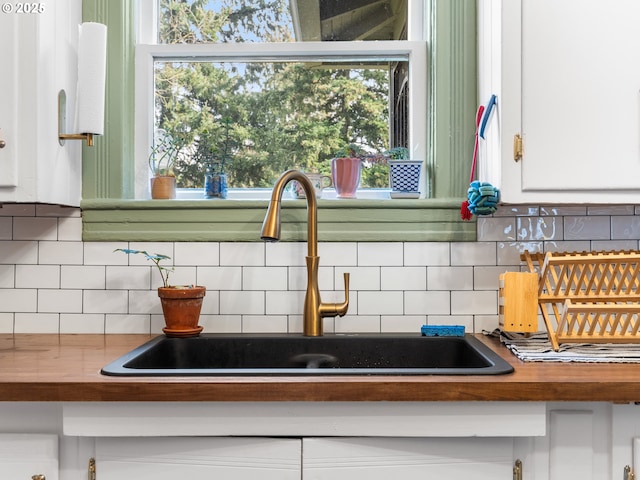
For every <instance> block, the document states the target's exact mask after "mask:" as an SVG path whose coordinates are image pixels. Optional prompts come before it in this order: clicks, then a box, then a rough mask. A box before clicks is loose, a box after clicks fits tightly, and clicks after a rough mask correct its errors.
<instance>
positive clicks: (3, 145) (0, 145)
mask: <svg viewBox="0 0 640 480" xmlns="http://www.w3.org/2000/svg"><path fill="white" fill-rule="evenodd" d="M6 146H7V142H5V141H4V140H3V139H2V129H1V128H0V148H4V147H6Z"/></svg>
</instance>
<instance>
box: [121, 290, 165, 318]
mask: <svg viewBox="0 0 640 480" xmlns="http://www.w3.org/2000/svg"><path fill="white" fill-rule="evenodd" d="M126 311H127V312H128V313H131V314H134V315H135V314H152V313H156V314H160V313H162V306H161V304H160V299H159V298H158V291H157V290H129V304H128V307H127V310H126Z"/></svg>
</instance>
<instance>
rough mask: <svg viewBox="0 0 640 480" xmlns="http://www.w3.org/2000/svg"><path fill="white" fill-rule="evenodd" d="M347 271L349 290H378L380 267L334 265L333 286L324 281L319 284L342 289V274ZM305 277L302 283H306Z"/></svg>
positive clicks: (324, 286)
mask: <svg viewBox="0 0 640 480" xmlns="http://www.w3.org/2000/svg"><path fill="white" fill-rule="evenodd" d="M345 273H349V288H350V290H354V291H360V290H376V291H377V290H380V267H336V269H335V277H334V279H333V287H332V286H331V285H330V284H328V283H325V282H322V283H321V284H320V285H321V287H323V288H334V289H336V290H344V274H345ZM306 281H307V280H306V277H305V279H304V284H303V288H304V285H306Z"/></svg>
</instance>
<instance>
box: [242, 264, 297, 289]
mask: <svg viewBox="0 0 640 480" xmlns="http://www.w3.org/2000/svg"><path fill="white" fill-rule="evenodd" d="M287 274H288V270H287V267H242V289H243V290H287V283H288V278H287Z"/></svg>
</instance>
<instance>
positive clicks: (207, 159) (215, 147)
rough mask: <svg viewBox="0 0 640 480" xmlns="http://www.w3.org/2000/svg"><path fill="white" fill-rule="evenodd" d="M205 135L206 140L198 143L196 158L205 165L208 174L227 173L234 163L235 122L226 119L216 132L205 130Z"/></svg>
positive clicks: (221, 121) (202, 139)
mask: <svg viewBox="0 0 640 480" xmlns="http://www.w3.org/2000/svg"><path fill="white" fill-rule="evenodd" d="M203 133H204V135H205V136H204V138H201V139H199V140H198V141H197V143H196V155H195V156H196V158H197V159H198V161H200V162H202V163H203V164H204V165H205V168H206V172H207V173H226V168H227V166H228V165H229V164H230V163H231V162H232V161H233V147H234V138H233V133H234V124H233V121H232V120H231V118H229V117H224V118H223V119H222V120H220V125H219V128H218V129H217V130H216V131H215V132H210V131H207V130H205V131H204V132H203Z"/></svg>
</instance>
